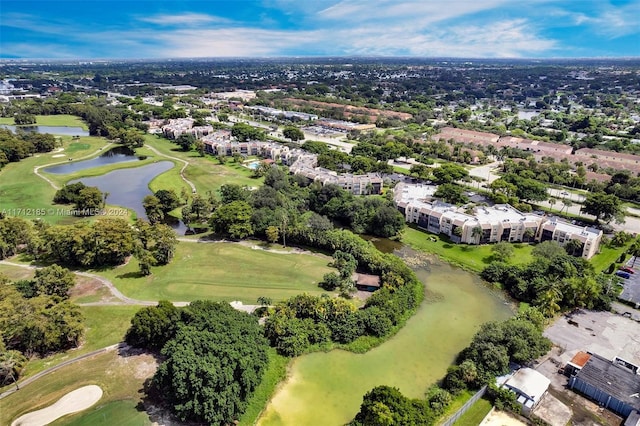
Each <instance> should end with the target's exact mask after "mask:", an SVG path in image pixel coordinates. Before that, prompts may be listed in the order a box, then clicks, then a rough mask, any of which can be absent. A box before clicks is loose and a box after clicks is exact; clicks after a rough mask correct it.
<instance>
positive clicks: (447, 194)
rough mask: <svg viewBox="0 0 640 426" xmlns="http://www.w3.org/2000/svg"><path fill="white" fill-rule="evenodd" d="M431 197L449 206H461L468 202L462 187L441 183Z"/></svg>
mask: <svg viewBox="0 0 640 426" xmlns="http://www.w3.org/2000/svg"><path fill="white" fill-rule="evenodd" d="M433 196H434V197H437V198H440V199H442V200H443V201H444V202H446V203H451V204H462V203H465V202H467V200H468V199H467V197H466V195H465V194H464V190H463V189H462V187H460V186H459V185H456V184H455V183H443V184H442V185H439V186H438V189H436V192H435V193H434V194H433Z"/></svg>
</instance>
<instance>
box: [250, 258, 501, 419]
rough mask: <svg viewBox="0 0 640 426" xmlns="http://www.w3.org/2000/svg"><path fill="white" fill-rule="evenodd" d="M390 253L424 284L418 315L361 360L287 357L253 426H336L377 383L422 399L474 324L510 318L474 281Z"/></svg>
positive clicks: (338, 353)
mask: <svg viewBox="0 0 640 426" xmlns="http://www.w3.org/2000/svg"><path fill="white" fill-rule="evenodd" d="M396 253H397V254H399V255H400V256H402V257H404V258H405V259H407V261H408V263H409V264H411V265H414V266H413V269H414V270H415V271H416V273H417V275H418V277H419V278H420V280H422V281H423V282H424V283H425V284H426V290H425V291H426V293H425V301H424V302H423V303H422V305H421V306H420V308H419V309H418V312H417V313H416V314H415V315H414V316H413V317H412V318H411V319H409V321H407V324H406V325H405V326H404V327H403V328H402V329H401V330H400V331H399V332H398V334H396V335H395V336H394V337H393V338H391V339H390V340H389V341H387V342H385V343H384V344H382V345H381V346H379V347H377V348H375V349H372V350H370V351H369V352H367V353H366V354H354V353H351V352H346V351H342V350H334V351H331V352H329V353H313V354H309V355H304V356H301V357H299V358H296V359H294V360H293V361H292V362H291V364H290V366H289V376H288V378H287V379H286V380H285V381H284V382H283V383H282V384H281V386H280V388H279V389H278V391H277V392H276V394H275V395H274V397H273V398H272V400H271V401H270V403H269V404H268V405H267V407H266V409H265V411H264V413H263V415H262V417H261V419H260V421H259V422H258V424H259V425H310V424H323V425H343V424H345V423H347V422H348V421H350V420H351V419H353V417H354V416H355V414H356V413H357V412H358V410H359V408H360V404H361V403H362V396H363V395H364V394H365V393H366V392H368V391H369V390H371V389H372V388H373V387H375V386H378V385H383V384H384V385H389V386H395V387H398V388H399V389H400V390H401V391H402V392H403V393H404V394H405V395H406V396H408V397H411V398H422V397H423V396H424V392H425V391H426V390H427V388H428V387H429V386H430V385H432V384H433V383H435V382H436V381H437V380H439V379H441V378H442V377H444V375H445V374H446V371H447V368H448V367H449V366H450V365H451V364H452V363H453V361H454V359H455V357H456V355H457V354H458V353H459V352H460V351H461V350H462V349H464V348H465V347H466V346H467V345H468V344H469V343H470V342H471V338H472V336H473V334H474V333H475V332H476V331H477V330H478V328H479V327H480V325H481V324H483V323H485V322H488V321H494V320H504V319H506V318H508V317H509V316H511V315H512V311H511V309H510V307H509V306H508V305H507V304H506V302H505V301H504V300H503V299H502V298H501V295H500V294H499V293H497V292H494V291H491V290H490V289H488V288H487V287H486V286H485V285H484V284H483V283H482V281H481V280H480V279H479V278H478V277H477V276H476V275H473V274H471V273H468V272H466V271H464V270H462V269H459V268H454V267H452V266H450V265H449V264H446V263H443V262H440V261H438V260H437V259H435V258H430V257H429V258H428V259H427V258H426V256H427V255H424V254H419V253H416V252H415V251H413V250H410V249H408V248H402V249H401V250H398V251H396Z"/></svg>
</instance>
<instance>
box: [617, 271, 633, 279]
mask: <svg viewBox="0 0 640 426" xmlns="http://www.w3.org/2000/svg"><path fill="white" fill-rule="evenodd" d="M616 275H617V276H619V277H622V278H629V277H630V276H631V274H629V273H628V272H625V271H618V272H616Z"/></svg>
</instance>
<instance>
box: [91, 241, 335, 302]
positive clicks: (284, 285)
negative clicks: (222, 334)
mask: <svg viewBox="0 0 640 426" xmlns="http://www.w3.org/2000/svg"><path fill="white" fill-rule="evenodd" d="M329 262H330V258H329V257H326V256H323V255H299V254H289V255H285V254H277V253H269V252H266V251H263V250H253V249H251V248H248V247H244V246H241V245H239V244H231V243H211V244H205V243H185V242H181V243H179V244H178V246H177V248H176V254H175V257H174V259H173V261H172V262H171V264H169V265H166V266H160V267H153V268H152V274H151V275H150V276H147V277H142V276H140V275H139V273H138V264H137V261H136V260H135V259H132V260H131V262H129V264H127V265H126V266H122V267H118V268H115V269H110V270H104V271H98V273H99V274H100V275H103V276H104V277H106V278H108V279H109V280H111V281H112V282H113V283H114V284H115V285H116V286H117V287H118V289H119V290H120V291H122V292H123V293H124V294H126V295H127V296H129V297H132V298H135V299H141V300H160V299H168V300H172V301H192V300H197V299H212V300H219V301H232V300H240V301H242V302H244V303H247V304H255V303H256V300H257V298H258V297H260V296H266V297H270V298H271V299H272V300H273V301H278V300H282V299H285V298H288V297H291V296H294V295H296V294H300V293H303V292H306V293H310V294H317V295H319V294H322V293H324V291H323V290H322V289H320V288H319V287H318V282H319V281H320V280H322V276H323V275H324V274H325V273H327V272H330V271H331V270H332V268H329V267H328V266H327V264H328V263H329Z"/></svg>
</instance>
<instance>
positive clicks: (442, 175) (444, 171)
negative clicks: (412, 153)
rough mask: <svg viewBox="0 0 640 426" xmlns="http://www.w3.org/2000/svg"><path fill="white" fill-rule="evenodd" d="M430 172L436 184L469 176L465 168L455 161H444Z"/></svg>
mask: <svg viewBox="0 0 640 426" xmlns="http://www.w3.org/2000/svg"><path fill="white" fill-rule="evenodd" d="M432 174H433V180H434V181H435V182H436V183H437V184H443V183H452V182H455V181H457V180H461V179H464V178H465V177H467V176H469V172H468V171H467V169H465V168H464V167H463V166H461V165H459V164H455V163H445V164H443V165H442V166H440V167H437V168H435V169H433V171H432Z"/></svg>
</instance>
